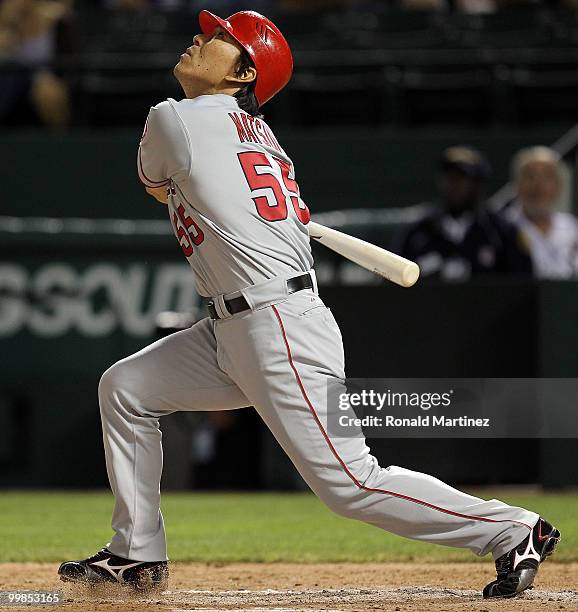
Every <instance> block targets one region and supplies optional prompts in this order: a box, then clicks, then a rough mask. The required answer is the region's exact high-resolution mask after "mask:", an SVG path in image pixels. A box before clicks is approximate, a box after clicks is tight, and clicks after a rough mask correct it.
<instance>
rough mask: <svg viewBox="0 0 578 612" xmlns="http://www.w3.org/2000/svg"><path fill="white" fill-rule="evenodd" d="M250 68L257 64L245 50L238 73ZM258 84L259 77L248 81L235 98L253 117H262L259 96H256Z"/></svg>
mask: <svg viewBox="0 0 578 612" xmlns="http://www.w3.org/2000/svg"><path fill="white" fill-rule="evenodd" d="M249 68H255V64H254V63H253V60H252V59H251V57H250V56H249V54H248V53H247V52H246V51H245V50H243V52H242V53H241V60H240V62H239V67H238V68H237V75H241V74H244V73H245V72H247V70H249ZM256 85H257V79H255V80H254V81H251V82H250V83H247V85H243V87H241V89H239V91H238V92H237V93H236V94H235V98H237V103H238V104H239V108H240V109H241V110H244V111H245V112H246V113H249V115H252V116H253V117H260V116H261V115H260V113H259V102H257V97H256V96H255V86H256Z"/></svg>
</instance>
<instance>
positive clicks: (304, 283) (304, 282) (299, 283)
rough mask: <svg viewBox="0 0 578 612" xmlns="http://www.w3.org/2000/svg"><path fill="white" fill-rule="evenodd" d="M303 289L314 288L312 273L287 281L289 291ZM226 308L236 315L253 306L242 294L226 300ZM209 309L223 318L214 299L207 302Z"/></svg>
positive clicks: (216, 317) (213, 316) (216, 316)
mask: <svg viewBox="0 0 578 612" xmlns="http://www.w3.org/2000/svg"><path fill="white" fill-rule="evenodd" d="M303 289H313V279H312V278H311V274H309V273H307V274H302V275H301V276H294V277H293V278H290V279H289V280H288V281H287V293H288V294H291V293H296V292H297V291H302V290H303ZM224 302H225V308H226V309H227V310H228V311H229V312H230V313H231V314H232V315H235V314H237V313H239V312H243V311H244V310H249V308H251V307H250V306H249V304H248V303H247V300H246V299H245V298H244V297H243V296H242V295H240V296H239V297H236V298H233V299H231V300H224ZM207 310H208V311H209V316H210V317H211V319H221V318H222V317H220V316H219V313H218V312H217V309H216V308H215V302H213V300H209V301H208V303H207Z"/></svg>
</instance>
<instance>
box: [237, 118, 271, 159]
mask: <svg viewBox="0 0 578 612" xmlns="http://www.w3.org/2000/svg"><path fill="white" fill-rule="evenodd" d="M229 117H230V119H231V121H232V122H233V123H234V124H235V127H236V128H237V136H238V137H239V142H257V143H260V144H263V145H266V146H268V147H271V148H272V149H275V150H277V151H279V153H282V152H283V149H282V148H281V145H280V144H279V143H278V142H277V139H276V138H275V136H274V135H273V132H272V131H271V130H270V128H269V126H268V125H267V124H266V123H265V122H264V121H261V120H260V119H259V118H258V117H252V116H251V115H249V114H248V113H229Z"/></svg>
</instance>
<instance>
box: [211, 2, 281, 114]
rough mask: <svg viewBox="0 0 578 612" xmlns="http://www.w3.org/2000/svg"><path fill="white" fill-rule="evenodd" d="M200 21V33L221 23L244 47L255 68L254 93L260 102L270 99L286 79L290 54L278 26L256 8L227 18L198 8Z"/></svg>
mask: <svg viewBox="0 0 578 612" xmlns="http://www.w3.org/2000/svg"><path fill="white" fill-rule="evenodd" d="M199 24H200V26H201V30H202V32H203V34H210V33H211V32H213V30H214V29H215V28H216V27H218V26H221V27H222V28H223V30H225V32H228V33H229V34H230V35H231V36H232V37H233V38H234V39H235V40H236V41H237V42H238V43H239V44H240V45H241V46H242V47H243V49H245V51H247V53H248V54H249V56H250V57H251V59H252V60H253V63H254V64H255V68H256V69H257V83H256V85H255V96H256V98H257V102H258V103H259V106H262V105H263V104H265V102H267V101H268V100H270V99H271V98H272V97H273V96H274V95H275V94H276V93H278V92H279V91H281V90H282V89H283V87H285V85H287V83H288V82H289V79H290V78H291V74H292V73H293V57H292V56H291V49H290V48H289V44H288V43H287V41H286V40H285V38H284V37H283V34H281V32H280V31H279V28H278V27H277V26H276V25H275V24H274V23H273V22H272V21H270V20H269V19H267V17H263V15H260V14H259V13H256V12H255V11H240V12H238V13H235V14H234V15H231V16H230V17H228V18H227V19H226V20H225V19H221V18H220V17H217V16H216V15H213V13H210V12H209V11H201V12H200V14H199Z"/></svg>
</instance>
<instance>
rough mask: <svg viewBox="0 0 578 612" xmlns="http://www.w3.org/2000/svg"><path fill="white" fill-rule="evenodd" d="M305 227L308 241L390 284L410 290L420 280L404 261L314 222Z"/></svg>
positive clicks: (414, 267) (416, 270)
mask: <svg viewBox="0 0 578 612" xmlns="http://www.w3.org/2000/svg"><path fill="white" fill-rule="evenodd" d="M307 227H308V228H309V236H310V238H313V239H314V240H317V242H320V243H321V244H324V245H325V246H326V247H328V248H330V249H331V250H332V251H335V252H336V253H339V254H340V255H343V257H345V258H346V259H350V260H351V261H353V262H355V263H356V264H358V265H360V266H362V267H363V268H366V269H367V270H370V271H371V272H375V273H376V274H379V275H380V276H383V277H384V278H387V280H389V281H391V282H393V283H397V284H398V285H401V286H402V287H411V286H412V285H414V284H415V283H416V281H417V279H418V277H419V266H418V265H417V264H416V263H415V262H413V261H410V260H409V259H405V257H400V256H399V255H396V254H395V253H391V252H390V251H386V250H385V249H382V248H381V247H378V246H376V245H375V244H371V243H369V242H366V241H365V240H360V239H359V238H355V237H354V236H349V235H348V234H344V233H343V232H339V231H337V230H334V229H331V228H330V227H325V226H324V225H320V224H319V223H315V222H314V221H310V222H309V224H308V225H307Z"/></svg>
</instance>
